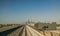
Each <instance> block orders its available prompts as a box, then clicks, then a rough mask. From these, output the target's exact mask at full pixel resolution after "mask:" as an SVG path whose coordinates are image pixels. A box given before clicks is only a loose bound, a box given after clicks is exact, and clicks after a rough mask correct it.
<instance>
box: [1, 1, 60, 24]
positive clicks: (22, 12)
mask: <svg viewBox="0 0 60 36" xmlns="http://www.w3.org/2000/svg"><path fill="white" fill-rule="evenodd" d="M28 19H29V20H32V21H41V22H52V21H53V22H57V23H60V0H0V23H3V24H6V23H21V22H25V21H27V20H28Z"/></svg>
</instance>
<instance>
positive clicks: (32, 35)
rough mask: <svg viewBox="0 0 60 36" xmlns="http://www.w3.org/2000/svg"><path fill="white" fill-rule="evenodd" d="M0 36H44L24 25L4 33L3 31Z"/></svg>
mask: <svg viewBox="0 0 60 36" xmlns="http://www.w3.org/2000/svg"><path fill="white" fill-rule="evenodd" d="M3 34H4V35H3ZM0 35H1V32H0ZM1 36H44V35H43V34H41V33H39V32H38V31H36V30H35V29H33V28H32V27H30V26H28V25H24V26H18V27H15V28H12V29H9V30H6V31H5V32H4V31H3V32H2V35H1Z"/></svg>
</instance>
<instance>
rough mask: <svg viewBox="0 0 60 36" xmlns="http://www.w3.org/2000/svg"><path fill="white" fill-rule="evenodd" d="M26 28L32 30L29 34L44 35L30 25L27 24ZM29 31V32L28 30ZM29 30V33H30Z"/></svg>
mask: <svg viewBox="0 0 60 36" xmlns="http://www.w3.org/2000/svg"><path fill="white" fill-rule="evenodd" d="M26 28H27V29H28V31H29V32H30V34H31V35H30V34H29V36H44V35H43V34H40V33H39V32H38V31H36V30H35V29H33V28H31V27H29V26H28V25H27V26H26ZM28 31H27V32H28ZM29 32H28V33H29Z"/></svg>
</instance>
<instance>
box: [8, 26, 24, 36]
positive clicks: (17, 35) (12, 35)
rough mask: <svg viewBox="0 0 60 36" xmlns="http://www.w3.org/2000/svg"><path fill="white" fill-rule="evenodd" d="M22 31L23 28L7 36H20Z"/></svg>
mask: <svg viewBox="0 0 60 36" xmlns="http://www.w3.org/2000/svg"><path fill="white" fill-rule="evenodd" d="M22 29H23V26H22V27H21V28H19V29H17V30H15V31H13V32H11V33H10V34H8V35H7V36H20V35H19V34H20V33H21V31H22Z"/></svg>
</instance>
